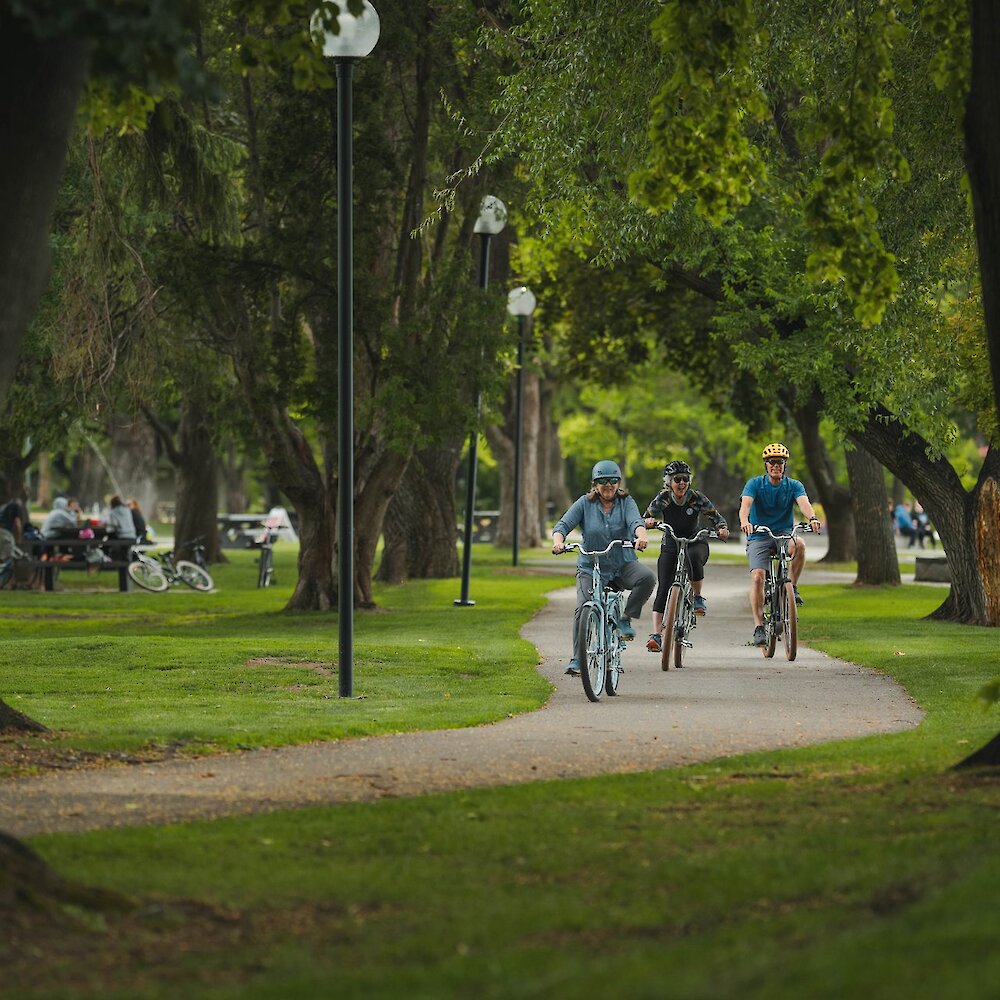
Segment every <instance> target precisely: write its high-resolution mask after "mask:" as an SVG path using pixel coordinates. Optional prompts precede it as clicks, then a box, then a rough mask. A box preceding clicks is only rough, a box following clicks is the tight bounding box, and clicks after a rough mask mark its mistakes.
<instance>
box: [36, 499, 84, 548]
mask: <svg viewBox="0 0 1000 1000" xmlns="http://www.w3.org/2000/svg"><path fill="white" fill-rule="evenodd" d="M79 512H80V504H79V503H78V501H77V500H76V498H75V497H56V498H55V500H53V501H52V510H51V511H50V512H49V513H48V514H47V515H46V516H45V520H44V521H42V538H79V537H80V525H79V523H78V521H77V515H78V514H79Z"/></svg>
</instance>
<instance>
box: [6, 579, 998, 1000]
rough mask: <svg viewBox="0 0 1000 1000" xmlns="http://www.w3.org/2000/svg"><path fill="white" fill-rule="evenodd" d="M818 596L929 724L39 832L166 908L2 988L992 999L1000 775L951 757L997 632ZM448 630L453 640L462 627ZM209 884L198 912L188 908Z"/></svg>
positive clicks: (844, 641) (881, 597) (72, 992)
mask: <svg viewBox="0 0 1000 1000" xmlns="http://www.w3.org/2000/svg"><path fill="white" fill-rule="evenodd" d="M496 566H497V569H498V570H499V568H500V567H499V564H496ZM524 583H525V581H524V580H523V579H521V578H520V577H518V576H514V575H511V574H498V575H497V577H496V578H495V579H494V580H493V581H492V583H490V582H489V581H487V580H486V579H477V581H476V586H475V591H476V594H475V595H474V596H477V597H479V598H481V599H482V600H483V601H484V603H485V600H486V594H487V590H486V589H485V588H486V587H487V586H496V587H497V590H496V591H495V592H490V594H491V596H490V600H491V601H492V600H501V599H504V598H503V595H506V600H507V603H508V605H509V609H510V614H511V618H512V620H513V619H516V618H517V617H518V608H519V609H520V617H521V618H522V619H525V618H527V617H528V616H529V615H530V613H531V610H532V609H533V608H534V606H535V598H534V597H532V596H531V595H530V593H529V592H528V591H526V590H525V589H524ZM546 585H548V586H550V584H546ZM444 589H445V591H446V592H447V593H448V595H449V599H450V594H451V590H453V589H454V584H453V583H452V585H451V586H450V588H448V587H446V588H444ZM543 589H544V588H543ZM406 592H407V593H409V594H410V595H412V594H414V593H417V591H415V590H411V589H410V588H406ZM807 594H808V600H809V610H810V614H809V616H808V620H804V621H803V623H802V631H803V637H804V638H807V639H808V640H809V641H810V642H811V643H813V644H814V645H816V646H818V647H820V648H822V649H824V650H826V651H828V652H830V653H833V654H837V655H843V656H847V657H848V658H849V659H851V660H853V661H854V662H857V663H861V664H864V665H867V666H871V667H876V668H878V669H881V670H884V671H885V672H887V673H888V674H890V675H891V676H893V677H895V678H897V679H898V680H899V681H900V682H901V683H902V684H904V685H905V686H906V687H907V689H908V690H909V691H910V692H911V694H912V695H913V696H914V697H915V699H916V700H917V701H918V702H919V704H920V705H921V707H922V708H923V709H924V711H925V712H926V719H925V722H924V723H923V724H922V725H921V726H920V727H919V728H918V729H917V730H914V731H909V732H905V733H899V734H894V735H887V736H877V737H868V738H865V739H862V740H854V741H848V742H841V743H833V744H826V745H823V746H819V747H806V748H800V749H797V750H794V751H783V752H775V753H756V754H752V755H747V756H743V757H739V758H733V759H728V760H723V761H716V762H712V763H708V764H703V765H699V766H697V767H690V768H683V769H677V770H673V771H667V772H660V773H651V774H637V775H627V776H615V777H608V778H594V779H587V780H577V781H566V782H550V783H540V784H536V785H528V786H520V787H513V788H494V789H483V790H478V791H474V792H460V793H452V794H445V795H433V796H426V797H422V798H417V799H408V800H383V801H380V802H377V803H373V804H366V805H345V806H338V807H335V808H322V809H309V810H301V811H296V812H284V813H276V814H273V815H269V816H261V817H256V818H240V819H227V820H220V821H215V822H211V823H190V824H178V825H173V826H168V827H159V828H152V829H124V830H118V831H100V832H94V833H89V834H85V835H78V836H69V835H59V836H45V837H36V838H34V839H33V841H32V843H33V844H34V846H35V847H36V848H38V849H39V850H40V851H41V852H42V853H43V855H44V856H45V857H46V858H47V859H48V860H49V861H50V862H52V863H53V864H54V865H55V866H56V867H57V868H58V869H59V870H61V871H64V872H70V873H72V874H73V875H74V876H75V877H77V878H80V879H82V880H84V881H87V882H90V883H94V884H99V885H102V886H107V887H110V888H116V889H120V890H122V891H125V892H128V893H131V894H134V895H137V896H140V897H143V898H145V899H147V900H149V899H152V900H154V901H157V900H158V901H159V902H156V903H155V905H149V904H147V905H146V906H145V908H144V909H142V910H140V911H139V912H138V913H137V914H132V915H130V916H129V917H127V918H126V919H125V920H119V921H113V920H109V921H108V923H107V924H105V925H101V926H99V927H97V928H95V929H93V930H91V931H90V932H88V933H84V934H80V933H77V934H70V933H65V932H60V934H59V940H58V942H57V944H53V946H52V947H51V949H50V950H46V947H42V946H39V945H38V943H37V942H36V943H35V946H36V949H37V952H38V953H37V954H36V955H34V956H31V957H30V959H26V960H25V961H24V962H22V963H21V964H20V965H18V966H17V967H16V969H15V971H20V970H22V969H29V968H30V970H31V972H30V976H26V977H25V978H24V979H23V980H22V981H21V982H20V983H18V984H17V990H16V992H14V993H11V992H10V989H11V987H10V986H8V985H6V984H7V983H10V982H15V983H17V979H16V976H15V978H14V979H13V980H11V979H8V980H7V981H6V983H5V980H4V979H3V977H0V996H14V995H16V996H18V997H19V998H25V1000H28V998H31V997H60V998H63V997H66V998H69V997H101V998H112V997H122V998H125V997H129V998H134V997H143V998H173V997H176V996H182V995H183V996H185V997H192V998H195V1000H199V998H213V1000H221V998H234V1000H235V998H241V1000H242V998H281V1000H295V998H303V1000H305V998H309V1000H313V998H317V997H338V998H340V997H373V996H379V997H428V998H429V997H469V996H479V997H484V998H490V997H503V998H506V997H536V996H537V997H545V998H552V997H560V998H561V997H567V998H574V997H583V996H588V997H589V996H601V995H605V996H613V997H628V998H633V997H650V998H654V997H655V998H659V997H664V996H666V997H672V998H705V1000H709V998H712V1000H715V998H720V997H740V998H743V997H750V998H761V1000H764V998H785V997H787V998H789V1000H791V998H796V1000H798V998H802V997H806V998H810V1000H812V998H830V1000H835V998H836V1000H842V998H843V997H845V996H852V995H855V994H859V993H860V994H863V995H866V996H869V997H874V998H896V997H899V998H901V1000H902V998H907V1000H914V998H916V1000H922V998H928V1000H931V998H934V1000H939V998H941V997H949V998H950V997H961V998H963V1000H965V998H970V1000H979V998H982V1000H992V998H994V997H996V995H997V994H996V984H997V983H998V982H1000V949H998V948H997V947H996V939H997V935H998V933H1000V908H998V907H997V905H996V900H997V898H1000V855H998V853H997V851H996V823H997V817H998V810H1000V776H998V775H997V774H996V773H990V772H985V773H979V774H971V775H970V774H963V773H958V772H953V771H951V770H950V767H951V765H952V764H954V763H955V762H956V761H958V760H959V759H960V758H961V757H962V756H964V755H965V754H966V753H967V752H968V751H970V750H971V749H973V748H974V747H975V746H977V745H979V744H981V743H983V742H985V741H986V740H987V739H989V738H990V737H991V736H992V735H993V734H994V732H995V731H996V730H997V729H998V728H1000V716H998V713H996V712H995V711H993V712H987V711H985V710H983V709H982V708H981V707H980V706H978V705H977V703H976V701H975V693H976V691H977V690H978V689H979V687H980V686H981V685H982V684H983V683H985V681H987V680H989V679H990V678H991V677H993V676H994V675H995V674H996V672H997V666H998V665H997V651H998V638H997V633H996V631H995V630H987V629H969V628H959V627H957V626H948V625H941V624H936V623H931V622H924V621H921V620H920V618H921V617H922V616H923V615H925V614H926V613H927V612H929V611H930V610H932V609H933V608H934V607H936V606H937V604H938V603H939V602H940V596H941V592H940V590H936V589H931V588H926V587H918V586H908V587H903V588H898V589H895V590H868V589H866V590H859V589H855V588H853V587H849V586H834V585H823V586H816V585H814V586H810V587H809V588H808V591H807ZM400 599H401V600H403V601H404V602H405V600H406V598H405V597H403V596H402V595H401V597H400ZM418 600H419V598H418ZM482 610H485V609H482ZM397 613H403V612H397V611H393V612H391V614H397ZM377 617H378V616H373V619H372V620H375V619H377ZM444 620H445V621H446V622H447V623H449V628H448V630H447V632H443V633H442V634H441V635H439V636H438V637H437V641H439V642H441V643H442V644H443V645H448V644H450V643H451V642H453V641H454V640H453V630H454V629H456V628H461V627H464V626H463V625H462V624H461V622H460V617H456V616H450V617H449V616H446V617H445V619H444ZM368 624H369V620H367V619H366V621H365V626H367V625H368ZM504 645H506V646H513V645H516V640H514V639H513V638H511V634H508V635H507V636H506V638H505V639H504V640H502V641H499V646H500V647H503V646H504ZM190 898H194V899H197V900H200V901H201V903H202V904H205V905H203V906H196V905H194V904H192V903H184V904H181V903H178V902H176V901H177V900H184V899H190Z"/></svg>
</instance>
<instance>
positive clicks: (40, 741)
mask: <svg viewBox="0 0 1000 1000" xmlns="http://www.w3.org/2000/svg"><path fill="white" fill-rule="evenodd" d="M70 738H71V734H68V733H58V732H51V733H36V734H31V735H26V734H24V733H0V780H3V779H7V778H23V777H29V776H31V775H37V774H43V773H45V772H47V771H77V770H94V769H96V768H104V767H122V766H128V765H133V764H150V763H153V762H155V761H161V760H171V759H173V758H175V757H187V756H191V753H192V748H191V747H190V746H189V745H187V744H183V743H175V744H169V745H162V746H159V745H158V746H150V747H143V749H142V750H140V751H137V752H135V753H127V752H125V751H122V750H81V749H79V748H78V747H68V746H66V745H65V743H66V741H67V740H68V739H70Z"/></svg>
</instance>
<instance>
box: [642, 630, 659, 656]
mask: <svg viewBox="0 0 1000 1000" xmlns="http://www.w3.org/2000/svg"><path fill="white" fill-rule="evenodd" d="M646 649H648V650H649V651H650V652H651V653H662V652H663V636H662V635H660V633H659V632H654V633H653V634H652V635H651V636H650V637H649V638H648V639H647V640H646Z"/></svg>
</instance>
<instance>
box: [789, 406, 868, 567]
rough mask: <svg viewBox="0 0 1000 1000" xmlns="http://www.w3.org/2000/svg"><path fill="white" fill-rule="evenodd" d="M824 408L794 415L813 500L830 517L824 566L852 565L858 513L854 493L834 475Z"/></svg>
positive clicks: (810, 408) (800, 409) (808, 408)
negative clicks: (822, 428)
mask: <svg viewBox="0 0 1000 1000" xmlns="http://www.w3.org/2000/svg"><path fill="white" fill-rule="evenodd" d="M821 410H822V407H821V405H820V402H819V400H818V399H813V400H811V401H810V405H809V406H805V407H803V406H797V407H795V408H793V410H792V413H793V415H794V418H795V424H796V426H797V427H798V429H799V433H800V434H801V435H802V446H803V448H804V449H805V456H804V457H805V461H806V467H807V468H808V470H809V477H810V479H811V480H812V483H811V486H812V490H811V491H810V497H809V499H810V500H813V501H818V502H819V503H821V504H822V505H823V512H824V513H825V514H826V528H827V533H828V539H829V543H828V548H827V552H826V555H825V556H823V558H822V559H821V560H820V562H852V561H853V560H854V559H855V557H856V556H857V551H858V545H857V539H856V538H855V534H854V510H853V508H852V506H851V496H850V491H849V490H847V489H845V488H844V487H843V486H841V485H840V484H839V483H838V482H837V480H836V478H835V476H834V473H833V461H832V460H831V458H830V453H829V452H828V451H827V448H826V443H825V442H824V441H823V437H822V435H821V434H820V432H819V419H820V412H821Z"/></svg>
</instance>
